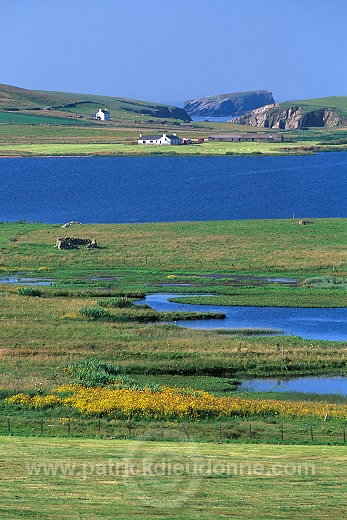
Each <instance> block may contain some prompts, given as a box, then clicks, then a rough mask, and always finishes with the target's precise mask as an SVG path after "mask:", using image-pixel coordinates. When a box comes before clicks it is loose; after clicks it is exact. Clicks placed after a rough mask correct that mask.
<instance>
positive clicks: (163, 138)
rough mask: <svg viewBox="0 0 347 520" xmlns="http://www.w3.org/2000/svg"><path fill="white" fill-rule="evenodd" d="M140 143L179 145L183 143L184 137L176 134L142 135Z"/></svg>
mask: <svg viewBox="0 0 347 520" xmlns="http://www.w3.org/2000/svg"><path fill="white" fill-rule="evenodd" d="M137 142H138V144H149V145H159V146H161V145H164V146H165V145H166V146H167V145H179V144H182V139H180V138H179V137H177V135H176V134H172V135H166V134H163V135H142V134H140V137H139V139H138V141H137Z"/></svg>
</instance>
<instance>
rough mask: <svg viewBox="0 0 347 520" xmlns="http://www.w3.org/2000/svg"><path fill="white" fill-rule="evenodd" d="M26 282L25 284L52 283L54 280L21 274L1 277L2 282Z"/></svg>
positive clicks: (0, 282) (0, 281)
mask: <svg viewBox="0 0 347 520" xmlns="http://www.w3.org/2000/svg"><path fill="white" fill-rule="evenodd" d="M7 283H13V284H25V285H52V284H53V283H54V280H51V279H48V278H24V277H19V276H6V277H4V278H0V284H7Z"/></svg>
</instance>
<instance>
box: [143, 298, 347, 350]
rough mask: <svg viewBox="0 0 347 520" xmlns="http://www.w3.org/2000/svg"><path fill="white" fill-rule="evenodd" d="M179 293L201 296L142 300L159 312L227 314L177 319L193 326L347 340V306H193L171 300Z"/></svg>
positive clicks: (181, 323) (196, 327) (182, 324)
mask: <svg viewBox="0 0 347 520" xmlns="http://www.w3.org/2000/svg"><path fill="white" fill-rule="evenodd" d="M178 296H198V295H187V294H181V295H178V294H168V293H157V294H150V295H148V296H146V299H145V300H143V301H142V302H139V303H147V305H149V306H150V307H152V308H153V309H156V310H158V311H187V312H223V313H224V314H226V316H227V317H226V319H224V320H214V319H211V320H194V321H184V320H182V321H181V320H179V321H177V322H176V323H177V325H179V326H181V327H186V328H190V329H221V328H223V329H224V328H225V329H228V328H233V329H238V328H262V329H269V328H271V329H280V330H283V332H284V334H286V335H293V336H300V337H302V338H305V339H320V340H330V341H346V340H347V308H337V309H318V308H294V307H241V306H217V305H190V304H182V303H175V302H169V301H168V299H169V298H175V297H176V298H177V297H178ZM200 296H201V295H200Z"/></svg>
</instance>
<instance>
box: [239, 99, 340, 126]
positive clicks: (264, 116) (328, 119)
mask: <svg viewBox="0 0 347 520" xmlns="http://www.w3.org/2000/svg"><path fill="white" fill-rule="evenodd" d="M283 105H284V104H281V103H279V104H273V105H268V106H264V107H261V108H257V109H256V110H252V111H250V112H247V113H246V114H244V115H242V116H240V117H237V118H236V119H233V120H232V122H233V123H240V124H242V125H249V126H258V127H263V128H280V129H283V130H286V129H288V130H289V129H293V128H302V127H306V128H307V127H310V126H319V127H323V126H326V127H335V126H340V125H342V124H346V123H347V117H346V116H345V115H343V114H341V113H340V111H339V110H338V109H336V108H328V107H326V108H325V107H322V108H313V107H310V106H305V105H302V106H290V107H287V106H283Z"/></svg>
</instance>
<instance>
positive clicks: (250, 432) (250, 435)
mask: <svg viewBox="0 0 347 520" xmlns="http://www.w3.org/2000/svg"><path fill="white" fill-rule="evenodd" d="M249 438H250V439H251V438H252V422H250V423H249Z"/></svg>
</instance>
